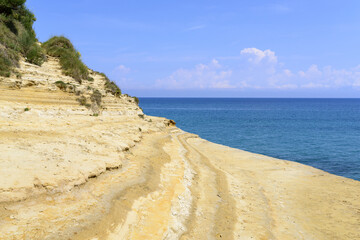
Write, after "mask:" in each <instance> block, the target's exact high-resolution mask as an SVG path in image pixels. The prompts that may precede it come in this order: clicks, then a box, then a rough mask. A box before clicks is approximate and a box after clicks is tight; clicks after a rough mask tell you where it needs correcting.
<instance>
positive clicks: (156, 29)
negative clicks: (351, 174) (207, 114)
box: [26, 0, 360, 98]
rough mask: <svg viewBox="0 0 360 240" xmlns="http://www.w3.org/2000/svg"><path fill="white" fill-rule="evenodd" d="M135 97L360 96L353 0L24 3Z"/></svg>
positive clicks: (42, 26) (45, 32)
mask: <svg viewBox="0 0 360 240" xmlns="http://www.w3.org/2000/svg"><path fill="white" fill-rule="evenodd" d="M26 5H27V7H28V8H29V9H30V10H31V11H32V12H33V13H34V14H35V16H36V18H37V21H36V22H35V24H34V28H35V31H36V34H37V36H38V39H39V41H41V42H44V41H46V40H47V39H49V38H50V37H52V36H56V35H63V36H65V37H68V38H69V39H70V40H71V41H72V42H73V44H74V45H75V47H76V48H77V50H79V51H80V53H81V55H82V60H83V61H84V63H85V64H86V65H88V66H89V67H90V68H91V69H94V70H97V71H101V72H104V73H106V74H107V75H108V77H109V78H110V79H111V80H113V81H115V82H116V83H117V84H118V85H119V86H120V88H121V89H122V90H123V92H125V93H128V94H130V95H135V96H138V97H334V98H335V97H336V98H338V97H360V57H359V56H360V47H359V45H360V14H359V10H360V1H358V0H342V1H338V0H331V1H328V0H327V1H324V0H317V1H313V0H312V1H309V0H291V1H290V0H288V1H272V0H234V1H233V0H223V1H219V0H181V1H169V0H167V1H165V0H153V1H148V0H137V1H134V0H120V1H119V0H103V1H101V2H100V1H95V0H76V1H74V0H61V1H45V0H27V2H26Z"/></svg>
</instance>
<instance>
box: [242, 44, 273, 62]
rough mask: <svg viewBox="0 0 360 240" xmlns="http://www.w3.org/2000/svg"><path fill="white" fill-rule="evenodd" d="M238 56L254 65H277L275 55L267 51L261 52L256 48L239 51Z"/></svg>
mask: <svg viewBox="0 0 360 240" xmlns="http://www.w3.org/2000/svg"><path fill="white" fill-rule="evenodd" d="M240 54H241V55H243V56H246V57H248V61H249V62H251V63H254V64H259V63H261V62H268V63H274V64H276V63H277V57H276V56H275V53H274V52H273V51H271V50H269V49H268V50H265V51H261V50H259V49H257V48H245V49H243V50H241V52H240Z"/></svg>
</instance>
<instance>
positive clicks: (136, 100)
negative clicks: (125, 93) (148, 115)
mask: <svg viewBox="0 0 360 240" xmlns="http://www.w3.org/2000/svg"><path fill="white" fill-rule="evenodd" d="M133 98H134V100H135V102H136V104H137V105H139V98H138V97H133Z"/></svg>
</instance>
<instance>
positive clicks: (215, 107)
mask: <svg viewBox="0 0 360 240" xmlns="http://www.w3.org/2000/svg"><path fill="white" fill-rule="evenodd" d="M140 106H141V107H142V108H143V109H144V112H145V113H146V114H148V115H153V116H162V117H166V118H170V119H173V120H175V121H176V123H177V126H178V127H179V128H181V129H183V130H184V131H187V132H192V133H196V134H198V135H200V137H202V138H204V139H207V140H209V141H212V142H215V143H220V144H223V145H227V146H230V147H234V148H239V149H243V150H247V151H250V152H255V153H260V154H264V155H268V156H272V157H275V158H280V159H287V160H291V161H296V162H299V163H303V164H307V165H311V166H314V167H316V168H320V169H322V170H325V171H327V172H330V173H333V174H337V175H341V176H344V177H348V178H352V179H355V180H360V99H284V98H281V99H280V98H268V99H267V98H141V99H140Z"/></svg>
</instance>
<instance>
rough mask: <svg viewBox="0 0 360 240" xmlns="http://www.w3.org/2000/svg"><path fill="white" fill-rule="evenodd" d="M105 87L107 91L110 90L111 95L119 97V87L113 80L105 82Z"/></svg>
mask: <svg viewBox="0 0 360 240" xmlns="http://www.w3.org/2000/svg"><path fill="white" fill-rule="evenodd" d="M105 88H106V91H107V92H110V93H111V94H112V95H114V96H116V97H119V96H120V95H121V90H120V88H119V87H118V86H117V85H116V83H114V82H110V81H108V82H106V83H105Z"/></svg>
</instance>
